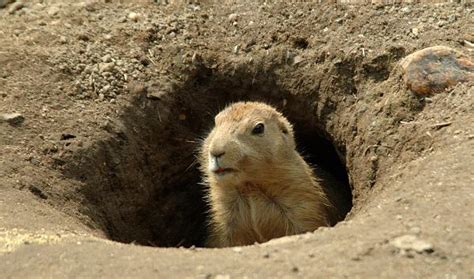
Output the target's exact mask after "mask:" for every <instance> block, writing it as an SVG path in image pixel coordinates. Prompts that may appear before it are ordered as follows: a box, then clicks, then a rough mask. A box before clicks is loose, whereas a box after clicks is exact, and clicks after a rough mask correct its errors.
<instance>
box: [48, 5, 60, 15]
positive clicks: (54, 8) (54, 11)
mask: <svg viewBox="0 0 474 279" xmlns="http://www.w3.org/2000/svg"><path fill="white" fill-rule="evenodd" d="M59 11H60V10H59V7H58V6H52V7H51V8H49V9H48V15H50V16H55V15H57V14H58V13H59Z"/></svg>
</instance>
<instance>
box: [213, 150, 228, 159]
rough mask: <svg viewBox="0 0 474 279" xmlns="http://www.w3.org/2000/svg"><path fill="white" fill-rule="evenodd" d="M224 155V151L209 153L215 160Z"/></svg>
mask: <svg viewBox="0 0 474 279" xmlns="http://www.w3.org/2000/svg"><path fill="white" fill-rule="evenodd" d="M224 154H225V151H222V150H212V151H211V155H212V156H214V157H216V158H219V157H221V156H222V155H224Z"/></svg>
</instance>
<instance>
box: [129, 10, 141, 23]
mask: <svg viewBox="0 0 474 279" xmlns="http://www.w3.org/2000/svg"><path fill="white" fill-rule="evenodd" d="M127 17H128V18H129V19H131V20H133V21H138V20H139V19H140V14H137V13H134V12H130V13H129V14H128V16H127Z"/></svg>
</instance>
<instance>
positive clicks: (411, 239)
mask: <svg viewBox="0 0 474 279" xmlns="http://www.w3.org/2000/svg"><path fill="white" fill-rule="evenodd" d="M390 244H391V245H393V246H394V247H396V248H398V249H400V250H401V251H403V252H407V251H415V252H417V253H432V252H433V245H432V244H431V243H429V242H426V241H424V240H422V239H419V238H418V237H417V236H415V235H410V234H407V235H402V236H399V237H397V238H395V239H393V240H392V241H390Z"/></svg>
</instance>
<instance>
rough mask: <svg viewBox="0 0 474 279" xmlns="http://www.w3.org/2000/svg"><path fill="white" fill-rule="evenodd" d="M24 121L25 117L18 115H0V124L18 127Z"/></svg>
mask: <svg viewBox="0 0 474 279" xmlns="http://www.w3.org/2000/svg"><path fill="white" fill-rule="evenodd" d="M24 121H25V117H24V116H23V115H21V114H20V113H2V114H0V122H7V123H8V124H10V125H12V126H17V125H20V124H21V123H23V122H24Z"/></svg>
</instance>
